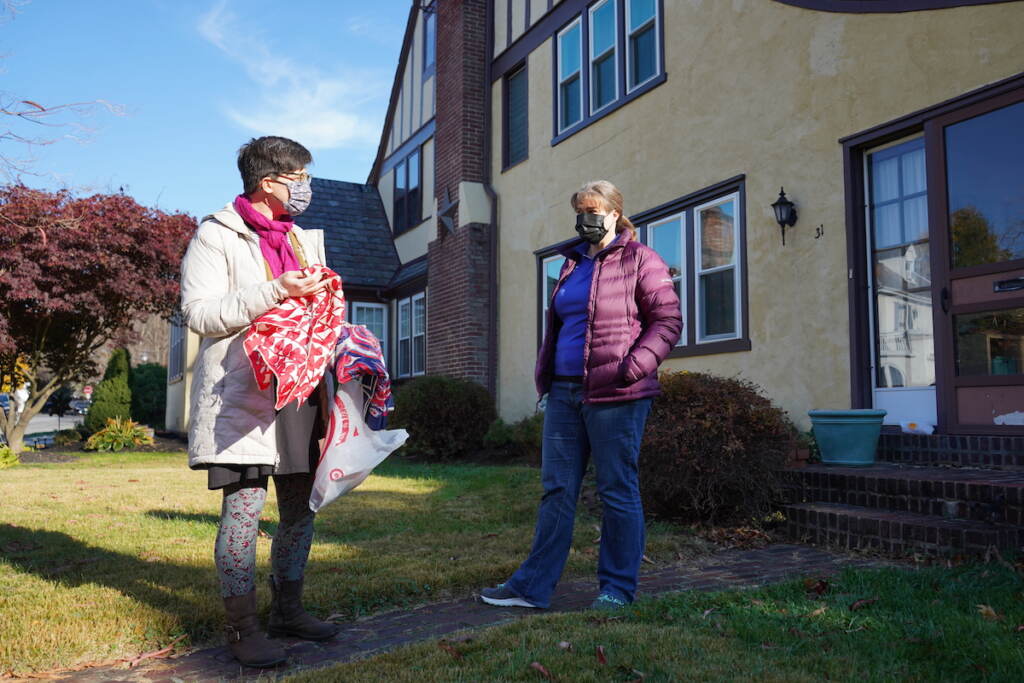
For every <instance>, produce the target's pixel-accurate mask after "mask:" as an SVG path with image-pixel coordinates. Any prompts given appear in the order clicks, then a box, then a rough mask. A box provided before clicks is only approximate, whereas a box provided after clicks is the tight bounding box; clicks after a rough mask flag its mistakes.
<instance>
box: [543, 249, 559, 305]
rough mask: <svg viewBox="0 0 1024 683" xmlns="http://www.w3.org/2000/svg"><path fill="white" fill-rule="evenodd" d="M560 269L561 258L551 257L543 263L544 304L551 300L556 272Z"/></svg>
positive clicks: (555, 283)
mask: <svg viewBox="0 0 1024 683" xmlns="http://www.w3.org/2000/svg"><path fill="white" fill-rule="evenodd" d="M561 270H562V259H557V258H556V259H551V260H550V261H548V262H547V263H545V264H544V305H545V306H547V305H548V302H550V301H551V295H552V294H553V293H554V291H555V286H556V285H557V284H558V273H559V272H561Z"/></svg>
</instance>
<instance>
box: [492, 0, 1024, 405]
mask: <svg viewBox="0 0 1024 683" xmlns="http://www.w3.org/2000/svg"><path fill="white" fill-rule="evenodd" d="M664 6H665V12H666V16H665V18H664V19H665V35H666V36H667V41H666V42H667V44H666V46H665V61H666V72H667V74H668V81H667V82H666V83H664V84H663V85H661V86H660V87H658V88H656V89H655V90H653V91H651V92H650V93H648V94H646V95H644V96H642V97H640V98H639V99H637V100H635V101H634V102H632V103H630V104H627V105H626V106H624V107H622V108H620V109H619V110H618V111H616V112H614V113H612V114H611V115H609V116H607V117H605V118H604V119H602V120H600V121H598V122H597V123H595V124H593V125H591V126H590V127H589V128H586V129H585V130H583V131H581V132H579V133H577V134H576V135H574V136H573V137H571V138H569V139H567V140H565V141H564V142H562V143H560V144H559V145H557V146H555V147H552V146H551V144H550V140H551V138H552V135H553V133H552V129H551V127H552V123H551V122H552V114H551V107H552V92H551V57H552V46H551V41H550V40H549V41H547V42H546V43H545V44H543V45H542V46H541V47H540V48H538V49H537V50H535V51H534V52H533V53H532V54H531V55H530V57H529V60H528V68H529V82H530V95H529V96H530V102H529V125H530V130H529V140H530V143H529V160H528V161H527V162H525V163H521V164H519V165H517V166H515V167H513V168H511V169H510V170H508V171H506V172H505V173H502V172H501V168H500V163H501V160H500V159H499V158H497V155H496V157H495V159H494V162H495V163H494V168H493V178H494V186H495V188H496V189H497V191H498V193H499V195H500V197H501V202H500V210H501V215H500V224H501V249H500V264H499V277H500V290H499V291H500V309H499V310H500V321H501V322H500V324H501V335H500V336H501V341H500V347H499V358H500V371H499V372H500V374H499V386H500V390H499V391H500V393H499V400H500V410H501V414H502V416H503V417H505V418H506V419H514V418H517V417H520V416H522V415H524V414H526V413H528V412H530V411H532V410H533V406H534V401H535V398H536V397H535V395H534V390H533V386H532V369H533V363H534V358H535V338H536V325H537V323H536V316H537V281H536V258H535V257H534V255H533V253H532V252H533V251H534V250H535V249H538V248H540V247H544V246H547V245H549V244H552V243H554V242H558V241H560V240H563V239H566V238H568V237H572V236H573V235H574V232H573V216H572V214H571V210H570V209H569V206H568V197H569V195H570V194H571V193H572V191H573V190H575V189H576V188H577V187H578V186H579V185H580V184H581V183H582V182H584V181H586V180H590V179H592V178H598V177H604V178H607V179H609V180H611V181H612V182H614V183H615V184H617V185H618V186H619V188H620V189H621V190H622V191H623V193H624V195H625V198H626V212H627V213H630V214H632V213H637V212H640V211H643V210H646V209H649V208H652V207H654V206H657V205H659V204H661V203H663V202H666V201H669V200H672V199H675V198H677V197H680V196H682V195H685V194H688V193H691V192H694V191H696V190H700V189H701V188H704V187H706V186H708V185H711V184H714V183H716V182H719V181H722V180H725V179H727V178H730V177H732V176H734V175H737V174H741V173H742V174H746V200H747V212H746V226H747V252H748V256H747V266H748V276H749V277H748V279H749V288H748V296H749V315H750V330H749V337H750V339H751V343H752V350H751V351H749V352H740V353H730V354H720V355H714V356H701V357H694V358H687V359H675V360H671V361H669V362H667V363H666V364H665V366H664V367H666V368H670V369H677V370H678V369H686V370H701V371H709V372H713V373H717V374H722V375H737V374H738V375H742V376H743V377H746V378H748V379H751V380H753V381H754V382H756V383H758V384H760V385H761V386H762V387H764V388H765V389H766V391H767V392H768V394H769V395H770V396H772V398H774V399H775V400H776V401H778V402H779V403H780V404H781V405H782V406H783V407H784V408H785V409H787V410H788V411H790V412H791V414H793V416H794V417H795V418H797V419H798V420H799V421H801V423H802V422H805V421H806V418H805V412H806V410H807V409H809V408H813V407H830V408H843V407H848V406H849V400H850V398H849V384H850V383H849V354H848V345H849V342H848V312H847V310H848V309H847V267H846V245H845V239H846V238H845V219H844V190H843V166H842V159H841V146H840V145H839V144H838V142H837V139H838V138H840V137H842V136H845V135H849V134H852V133H856V132H859V131H861V130H864V129H867V128H870V127H872V126H874V125H877V124H880V123H883V122H886V121H888V120H891V119H893V118H896V117H899V116H901V115H904V114H907V113H910V112H912V111H914V110H916V109H920V108H923V107H926V106H929V105H932V104H935V103H937V102H940V101H943V100H946V99H949V98H951V97H954V96H956V95H959V94H961V93H964V92H966V91H969V90H972V89H974V88H977V87H980V86H982V85H985V84H987V83H990V82H993V81H997V80H999V79H1002V78H1006V77H1008V76H1011V75H1014V74H1016V73H1019V72H1021V71H1024V37H1022V36H1024V32H1022V31H1020V27H1021V26H1022V25H1024V3H1020V2H1015V3H1008V4H1000V5H990V6H979V7H963V8H957V9H948V10H936V11H928V12H915V13H908V14H889V15H846V14H834V13H823V12H814V11H809V10H802V9H797V8H794V7H789V6H785V5H782V4H779V3H774V2H763V1H760V0H757V1H755V0H732V1H731V2H725V1H724V0H687V1H686V2H665V3H664ZM492 101H493V111H492V116H493V119H492V121H493V126H492V130H493V131H494V135H495V137H494V140H493V148H494V149H501V140H500V135H501V125H500V121H501V119H500V113H501V83H500V81H499V82H497V83H496V84H494V87H493V100H492ZM779 186H785V187H786V192H787V195H788V196H789V197H790V199H792V200H793V201H795V202H796V203H797V205H798V207H799V212H800V216H799V223H798V224H797V225H796V227H795V228H793V229H792V230H791V231H790V232H789V233H788V234H787V238H786V246H785V247H783V246H782V245H781V240H780V238H779V228H778V225H777V224H776V223H775V220H774V218H773V216H772V212H771V208H770V204H771V202H773V201H774V200H775V198H776V197H777V195H778V191H779ZM819 225H823V226H824V231H825V232H824V237H822V238H821V239H815V238H814V232H815V228H816V227H817V226H819Z"/></svg>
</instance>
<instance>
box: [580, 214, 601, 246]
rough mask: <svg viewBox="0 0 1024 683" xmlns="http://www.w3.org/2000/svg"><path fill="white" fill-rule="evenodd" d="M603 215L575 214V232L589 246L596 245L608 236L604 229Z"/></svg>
mask: <svg viewBox="0 0 1024 683" xmlns="http://www.w3.org/2000/svg"><path fill="white" fill-rule="evenodd" d="M604 219H605V215H604V214H601V213H578V214H576V232H578V233H579V234H580V237H582V238H583V239H584V240H586V241H587V242H589V243H590V244H598V243H599V242H600V241H601V240H603V239H604V236H605V235H607V234H608V228H606V227H604Z"/></svg>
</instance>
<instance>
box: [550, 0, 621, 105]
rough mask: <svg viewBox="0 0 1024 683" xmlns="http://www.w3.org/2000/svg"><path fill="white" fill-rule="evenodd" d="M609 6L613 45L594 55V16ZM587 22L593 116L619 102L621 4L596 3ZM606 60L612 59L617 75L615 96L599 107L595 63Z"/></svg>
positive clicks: (588, 14)
mask: <svg viewBox="0 0 1024 683" xmlns="http://www.w3.org/2000/svg"><path fill="white" fill-rule="evenodd" d="M608 4H611V6H612V45H611V47H609V48H607V49H605V51H604V52H602V53H601V54H599V55H595V54H594V14H595V13H596V12H597V10H599V9H601V8H602V7H604V6H605V5H608ZM587 21H588V22H589V26H590V31H589V33H588V35H587V38H588V42H589V43H590V45H589V47H588V49H587V54H588V55H589V59H588V60H587V69H589V71H588V73H589V75H590V88H589V90H590V95H589V100H590V114H591V116H593V115H594V114H597V113H599V112H601V111H603V110H605V109H607V108H608V107H610V106H612V105H613V104H615V103H616V102H618V101H619V61H618V60H619V55H618V51H619V3H618V2H616V0H602V1H601V2H596V3H594V4H593V5H592V6H591V7H590V9H589V10H588V11H587ZM581 42H582V41H581ZM608 55H611V56H610V57H609V56H608ZM604 59H610V60H611V62H612V66H613V67H614V68H613V71H614V73H615V94H614V95H613V96H612V98H611V99H610V100H609V101H608V102H607V103H605V104H603V105H601V107H598V106H597V103H596V102H595V100H594V93H595V90H596V88H597V86H596V82H597V81H596V79H595V78H594V62H597V61H599V60H604ZM559 73H561V72H559ZM581 76H582V74H581ZM581 85H582V84H581ZM581 90H582V88H581ZM559 91H561V87H559ZM581 113H582V111H581ZM584 118H586V117H584Z"/></svg>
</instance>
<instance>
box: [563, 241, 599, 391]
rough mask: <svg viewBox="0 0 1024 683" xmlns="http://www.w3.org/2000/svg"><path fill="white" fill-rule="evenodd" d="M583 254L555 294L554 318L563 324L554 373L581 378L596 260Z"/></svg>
mask: <svg viewBox="0 0 1024 683" xmlns="http://www.w3.org/2000/svg"><path fill="white" fill-rule="evenodd" d="M581 246H582V247H583V250H582V251H583V254H582V256H581V258H580V260H579V262H578V263H577V264H576V268H574V269H573V271H572V272H571V273H569V277H567V278H566V279H565V282H563V283H562V286H561V287H560V288H559V290H558V294H556V295H555V301H554V307H555V315H556V316H557V317H558V319H559V320H561V321H562V327H561V329H559V330H558V339H557V340H556V341H555V374H556V375H582V374H583V347H584V346H585V344H586V339H587V309H588V308H589V307H590V282H591V280H592V279H593V277H594V259H592V258H590V257H589V256H587V255H586V248H587V246H588V245H581Z"/></svg>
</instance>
